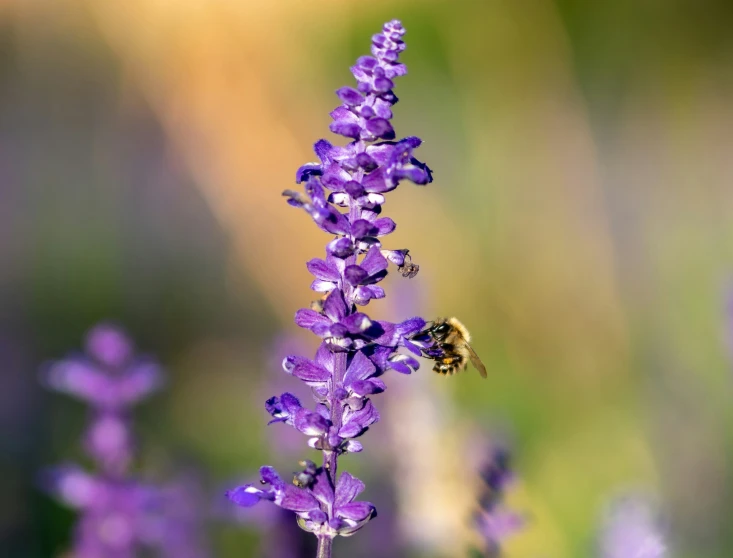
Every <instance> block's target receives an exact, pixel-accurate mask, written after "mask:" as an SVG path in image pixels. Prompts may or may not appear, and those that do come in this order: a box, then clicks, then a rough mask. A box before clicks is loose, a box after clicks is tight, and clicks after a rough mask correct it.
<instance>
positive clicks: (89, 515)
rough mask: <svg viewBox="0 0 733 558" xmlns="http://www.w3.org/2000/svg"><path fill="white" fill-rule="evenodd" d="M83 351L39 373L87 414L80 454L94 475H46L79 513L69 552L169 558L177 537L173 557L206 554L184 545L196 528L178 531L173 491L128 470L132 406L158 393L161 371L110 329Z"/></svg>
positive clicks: (74, 471)
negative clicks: (86, 458)
mask: <svg viewBox="0 0 733 558" xmlns="http://www.w3.org/2000/svg"><path fill="white" fill-rule="evenodd" d="M85 348H86V353H85V354H81V355H73V356H71V357H69V358H67V359H66V360H62V361H58V362H55V363H52V364H51V365H50V366H49V367H48V368H47V369H45V370H44V371H43V374H42V381H43V382H44V383H45V384H46V385H47V386H48V387H50V388H52V389H55V390H57V391H61V392H65V393H68V394H70V395H73V396H75V397H77V398H79V399H82V400H83V401H85V402H86V403H87V404H89V405H90V407H91V411H92V418H91V421H90V425H89V427H88V429H87V432H86V434H85V436H84V449H85V450H86V452H87V453H88V455H89V456H90V457H91V458H92V460H93V461H94V463H95V468H96V472H95V473H94V474H92V473H88V472H86V471H85V470H84V469H82V468H80V467H78V466H76V465H65V466H60V467H56V468H55V469H52V470H49V471H47V472H46V473H45V474H44V477H43V485H44V487H45V488H46V489H47V490H48V491H49V492H51V493H53V494H54V495H55V496H56V497H58V498H59V499H60V500H61V501H62V502H64V503H65V504H66V505H68V506H70V507H72V508H74V509H77V510H79V511H80V512H81V513H80V517H79V519H78V521H77V524H76V528H75V537H74V542H73V555H74V556H75V558H101V557H105V558H134V557H135V556H137V555H138V554H139V551H140V550H141V549H142V548H147V549H155V550H156V551H157V555H159V556H169V555H171V554H170V553H168V550H169V549H170V548H171V539H170V535H171V534H173V533H175V534H176V537H175V538H176V541H175V544H176V545H177V546H180V545H181V544H182V545H183V546H182V547H183V548H186V551H187V553H183V554H182V553H180V552H179V553H177V554H176V555H177V556H181V557H184V558H202V557H204V556H206V555H207V554H206V553H205V551H203V549H202V547H201V546H200V545H194V544H186V541H188V542H189V543H190V542H191V540H193V539H192V537H193V536H195V535H194V533H195V530H194V529H185V530H181V529H178V528H177V524H176V522H177V519H176V518H177V517H178V516H175V515H173V514H171V507H172V505H174V503H173V500H172V499H171V498H170V496H169V494H170V493H171V490H170V488H169V487H166V488H163V489H159V488H157V487H155V486H152V485H148V484H145V483H143V482H141V481H139V480H137V479H136V478H134V477H133V476H132V475H131V474H130V473H129V466H130V464H131V461H132V458H133V454H134V444H133V435H132V425H131V419H130V408H131V406H132V405H133V404H135V403H137V402H138V401H140V400H142V399H144V398H145V397H147V396H148V395H150V394H151V393H153V392H154V391H156V390H157V389H159V388H160V386H161V385H162V373H161V370H160V368H159V366H158V365H157V364H156V363H155V362H154V361H153V360H152V359H149V358H140V357H135V355H134V347H133V345H132V343H131V342H130V340H129V339H128V338H127V337H126V336H125V335H124V334H123V333H122V332H121V331H120V330H119V329H118V328H116V327H114V326H111V325H106V324H102V325H98V326H96V327H95V328H93V329H92V330H91V331H90V332H89V334H88V335H87V339H86V347H85ZM175 493H176V494H178V492H175ZM179 499H180V498H179ZM175 505H176V507H179V508H180V506H179V505H178V504H175ZM171 518H172V519H171ZM181 532H183V533H184V534H186V535H187V538H186V539H185V540H183V541H181V540H178V539H180V536H178V535H180V534H181Z"/></svg>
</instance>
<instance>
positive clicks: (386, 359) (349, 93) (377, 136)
mask: <svg viewBox="0 0 733 558" xmlns="http://www.w3.org/2000/svg"><path fill="white" fill-rule="evenodd" d="M404 33H405V30H404V28H403V27H402V24H401V23H400V22H399V21H396V20H395V21H391V22H389V23H386V24H385V25H384V28H383V31H382V33H379V34H377V35H374V37H372V49H371V50H372V56H363V57H361V58H359V59H358V60H357V62H356V65H355V66H353V67H352V68H351V71H352V73H353V75H354V77H355V78H356V80H357V83H358V85H357V88H356V89H354V88H351V87H342V88H341V89H339V90H338V91H336V94H337V95H338V97H339V99H340V100H341V101H342V104H341V106H339V107H337V108H336V109H335V110H334V111H333V112H332V113H331V117H332V119H333V122H332V123H331V126H330V129H331V131H332V132H334V133H336V134H339V135H342V136H345V137H347V138H349V139H350V140H351V141H350V143H348V144H347V145H345V146H334V145H332V144H331V143H329V142H328V141H326V140H324V139H322V140H319V141H318V142H316V144H315V152H316V155H317V156H318V159H319V161H318V162H316V163H308V164H306V165H303V166H302V167H300V168H299V169H298V171H297V173H296V182H297V183H303V182H304V183H305V187H304V189H305V194H302V193H299V192H295V191H292V190H286V191H285V192H284V193H283V194H284V195H285V196H287V198H288V203H290V205H292V206H294V207H297V208H300V209H303V210H304V211H305V212H306V213H308V214H309V215H310V216H311V218H312V219H313V221H314V222H315V223H316V225H317V226H318V227H319V228H321V229H322V230H323V231H325V232H327V233H329V234H331V235H333V238H332V240H330V241H329V242H328V244H327V245H326V255H325V258H324V259H319V258H314V259H312V260H310V261H309V262H308V263H307V267H308V270H309V271H310V272H311V274H312V275H313V277H314V281H313V283H312V284H311V289H313V290H314V291H316V292H319V293H324V296H323V299H322V300H321V301H319V302H317V303H314V304H313V305H311V308H308V309H301V310H298V312H297V313H296V315H295V322H296V324H298V325H299V326H300V327H303V328H306V329H309V330H310V331H312V332H313V333H314V334H315V335H317V336H318V337H320V338H321V339H322V341H321V345H320V347H319V348H318V351H317V352H316V355H315V358H313V359H308V358H305V357H301V356H288V357H286V358H285V360H284V361H283V368H284V369H285V371H286V372H287V373H288V374H291V375H293V376H295V377H297V378H299V379H300V380H302V381H303V382H305V383H306V384H307V385H308V386H310V387H311V388H312V392H313V397H314V398H315V401H316V406H315V409H312V410H311V409H309V408H307V407H305V406H303V404H302V403H301V402H300V400H299V399H298V398H297V397H295V396H294V395H292V394H291V393H283V394H281V395H279V396H275V397H272V398H270V399H268V400H267V402H266V404H265V408H266V410H267V412H268V413H270V415H271V416H272V417H273V420H272V421H271V424H272V423H285V424H287V425H290V426H292V427H294V428H295V429H296V430H298V431H300V432H302V433H303V434H305V435H307V436H308V437H309V441H308V445H309V446H310V447H312V448H315V449H317V450H320V451H322V452H323V464H322V465H321V466H317V465H316V464H315V463H313V462H312V461H304V462H302V470H301V471H299V472H297V473H296V474H295V478H294V479H293V483H290V482H286V481H285V480H283V479H282V478H281V477H280V476H279V475H278V473H277V472H276V471H275V470H274V469H273V468H272V467H262V469H261V470H260V475H261V478H262V481H261V482H262V483H263V485H265V486H266V488H260V487H256V486H254V485H251V484H248V485H244V486H240V487H238V488H236V489H234V490H232V491H230V492H229V493H228V496H229V498H230V499H231V500H232V501H234V502H235V503H237V504H239V505H240V506H245V507H248V506H252V505H254V504H256V503H257V502H259V501H260V500H269V501H271V502H273V503H275V504H276V505H278V506H280V507H282V508H284V509H287V510H291V511H293V512H295V514H296V516H297V521H298V524H299V525H300V526H301V527H302V528H303V529H305V530H307V531H310V532H312V533H314V534H315V535H316V536H317V537H318V541H319V554H318V555H319V556H330V555H331V545H332V540H333V538H334V537H335V536H336V535H342V536H349V535H352V534H354V533H355V532H356V531H358V530H359V529H361V528H362V527H363V526H364V525H365V524H366V523H367V522H368V521H369V520H370V519H372V518H373V517H374V516H375V515H376V509H375V507H374V506H373V505H372V504H371V503H369V502H362V501H355V498H356V497H357V496H358V494H359V493H360V492H361V491H362V490H363V489H364V485H363V483H362V482H361V481H359V480H358V479H357V478H355V477H353V476H352V475H350V474H349V473H346V472H343V473H341V475H340V476H338V475H337V471H338V458H339V456H340V455H342V454H344V453H347V452H351V453H355V452H359V451H361V450H362V445H361V443H360V442H359V441H358V440H356V438H358V437H360V436H361V435H363V434H364V433H365V432H366V431H367V430H368V429H369V427H370V426H371V425H372V424H374V423H375V422H377V421H378V420H379V413H378V412H377V409H376V408H375V407H374V405H373V403H372V401H371V399H370V396H372V395H375V394H377V393H380V392H383V391H384V390H385V389H386V385H385V383H384V381H383V380H382V379H381V377H382V376H383V375H384V373H385V372H386V371H387V370H389V369H392V370H396V371H397V372H400V373H403V374H410V373H411V372H412V371H413V370H416V369H417V368H418V366H419V364H418V361H417V360H416V358H415V357H414V356H411V355H409V354H406V353H405V352H403V350H407V351H408V352H411V353H413V354H414V355H415V356H420V354H421V350H425V349H429V348H430V346H431V341H430V339H429V338H428V337H427V336H425V335H421V333H422V332H423V330H424V328H425V325H426V323H425V320H423V319H422V318H418V317H415V318H410V319H407V320H405V321H403V322H401V323H390V322H386V321H379V320H373V319H371V318H370V317H369V316H368V315H367V314H365V313H363V312H360V311H358V310H357V307H358V306H365V305H367V304H368V303H369V301H370V300H372V299H379V298H383V297H384V296H385V291H384V289H383V288H382V287H381V286H379V285H378V283H380V282H381V281H382V279H384V277H385V276H386V275H387V273H388V267H389V263H390V262H391V263H392V264H394V265H396V266H397V268H398V271H399V272H400V273H401V274H402V275H403V276H405V277H413V276H414V275H415V274H416V273H417V270H418V267H417V266H416V265H415V264H413V263H412V260H411V259H410V256H409V253H408V250H406V249H400V250H389V249H385V248H383V246H382V240H381V239H382V238H383V237H385V236H386V235H388V234H390V233H391V232H392V231H393V230H394V229H395V223H394V221H392V219H390V218H388V217H382V216H381V212H382V204H383V203H384V201H385V196H384V194H385V193H386V192H389V191H391V190H394V189H395V188H396V187H397V186H398V184H399V183H400V181H402V180H403V179H407V180H409V181H412V182H413V183H415V184H421V185H422V184H427V183H428V182H431V181H432V175H431V171H430V169H429V168H428V167H427V166H426V165H425V164H423V163H421V162H419V161H418V160H417V159H415V158H414V157H413V155H412V153H413V151H414V150H415V149H416V148H417V147H418V146H419V145H420V144H421V140H420V139H419V138H416V137H408V138H405V139H402V140H399V141H394V139H395V137H396V136H395V132H394V129H393V128H392V125H391V123H390V120H391V118H392V110H391V107H392V105H394V104H395V103H396V102H397V97H396V96H395V95H394V93H393V92H392V88H393V87H394V83H393V81H392V80H393V79H394V78H395V77H398V76H401V75H404V74H405V73H406V71H407V70H406V68H405V66H404V65H403V64H400V63H399V62H398V58H399V54H400V52H402V51H403V50H404V48H405V44H404V42H403V41H402V36H403V35H404ZM339 208H343V209H344V211H341V210H340V209H339Z"/></svg>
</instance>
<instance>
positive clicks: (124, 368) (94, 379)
mask: <svg viewBox="0 0 733 558" xmlns="http://www.w3.org/2000/svg"><path fill="white" fill-rule="evenodd" d="M132 351H133V345H132V343H131V342H130V341H129V340H128V339H127V337H125V335H124V333H123V332H122V331H121V330H120V329H118V328H116V327H114V326H111V325H108V324H102V325H98V326H96V327H95V328H94V329H92V330H91V331H90V332H89V333H88V334H87V338H86V354H85V355H78V354H77V355H71V356H70V357H69V358H67V359H66V360H61V361H58V362H54V363H52V364H51V365H50V366H49V367H47V369H46V370H45V371H44V373H43V376H42V380H43V381H44V382H45V384H46V385H47V386H48V387H50V388H51V389H54V390H56V391H60V392H64V393H68V394H70V395H73V396H75V397H78V398H79V399H82V400H83V401H86V402H87V403H89V404H90V405H91V406H92V407H94V408H95V409H98V410H99V411H102V412H119V411H121V410H124V409H126V408H127V407H130V406H132V405H133V404H135V403H137V402H138V401H140V400H142V399H145V398H146V397H147V396H148V395H150V394H151V393H153V392H154V391H156V390H158V389H159V388H160V387H161V385H162V374H161V371H160V368H159V367H158V365H157V363H155V361H153V360H152V359H150V358H147V357H134V356H133V353H132Z"/></svg>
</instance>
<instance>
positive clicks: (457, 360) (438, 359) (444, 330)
mask: <svg viewBox="0 0 733 558" xmlns="http://www.w3.org/2000/svg"><path fill="white" fill-rule="evenodd" d="M425 333H427V334H428V335H429V336H430V338H431V339H432V340H433V341H434V342H435V344H436V345H437V348H438V349H440V354H437V355H433V354H429V355H426V356H428V358H432V359H433V360H434V361H435V366H433V372H437V373H438V374H443V375H447V376H452V375H453V374H455V373H457V372H461V371H462V370H465V369H466V366H467V365H468V361H469V360H470V361H471V364H473V366H474V368H476V370H478V371H479V374H481V377H482V378H484V379H485V378H486V377H487V374H486V367H485V366H484V363H483V362H481V359H480V358H479V357H478V355H477V354H476V351H474V350H473V349H472V348H471V345H469V344H468V343H469V341H470V340H471V334H470V333H468V330H467V329H466V326H464V325H463V324H462V323H461V322H459V321H458V320H457V319H456V318H448V319H445V318H438V319H437V320H435V321H434V322H431V323H430V324H429V327H428V328H427V329H426V330H425Z"/></svg>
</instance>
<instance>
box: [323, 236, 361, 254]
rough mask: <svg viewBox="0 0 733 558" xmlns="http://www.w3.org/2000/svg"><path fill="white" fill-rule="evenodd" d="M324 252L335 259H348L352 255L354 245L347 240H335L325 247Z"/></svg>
mask: <svg viewBox="0 0 733 558" xmlns="http://www.w3.org/2000/svg"><path fill="white" fill-rule="evenodd" d="M326 251H327V252H328V253H329V254H331V255H333V256H335V257H337V258H348V257H349V256H351V255H352V254H353V253H354V245H353V243H352V242H351V240H350V239H348V238H337V239H335V240H332V241H331V242H329V243H328V244H327V245H326Z"/></svg>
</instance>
